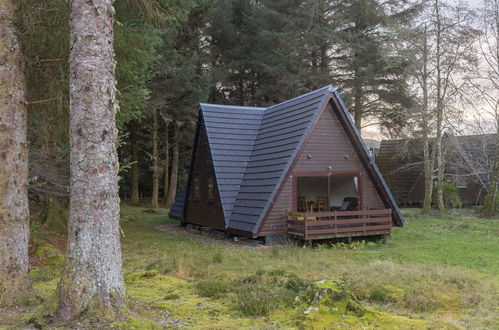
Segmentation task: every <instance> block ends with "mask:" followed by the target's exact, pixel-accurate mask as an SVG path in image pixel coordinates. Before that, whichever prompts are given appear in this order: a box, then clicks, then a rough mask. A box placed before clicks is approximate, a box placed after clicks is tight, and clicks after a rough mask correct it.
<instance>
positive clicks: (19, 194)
mask: <svg viewBox="0 0 499 330" xmlns="http://www.w3.org/2000/svg"><path fill="white" fill-rule="evenodd" d="M15 10H16V6H15V1H12V0H6V1H1V2H0V45H1V46H0V62H1V63H2V68H1V69H0V86H1V88H0V163H1V166H0V306H5V305H13V304H17V303H22V302H23V301H24V300H25V299H26V298H27V296H28V294H29V293H30V282H29V278H28V268H29V263H28V238H29V207H28V144H27V122H26V120H27V114H28V113H27V109H26V98H25V97H26V82H25V79H24V71H23V66H22V63H23V62H24V61H23V58H22V54H21V45H20V42H19V38H18V34H17V31H16V28H15V24H14V22H15Z"/></svg>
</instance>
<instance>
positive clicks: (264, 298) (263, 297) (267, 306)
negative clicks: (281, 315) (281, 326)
mask: <svg viewBox="0 0 499 330" xmlns="http://www.w3.org/2000/svg"><path fill="white" fill-rule="evenodd" d="M294 297H295V294H294V293H293V291H291V290H288V289H286V288H280V287H272V286H269V285H256V284H246V285H242V286H240V287H239V288H238V289H237V291H236V294H235V296H234V304H235V305H236V308H237V309H238V310H239V311H240V312H241V313H242V314H243V315H246V316H266V315H269V314H270V312H272V311H273V310H274V309H276V308H277V307H279V306H280V305H289V304H292V303H293V301H294Z"/></svg>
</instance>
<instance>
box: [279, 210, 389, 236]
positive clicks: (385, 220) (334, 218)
mask: <svg viewBox="0 0 499 330" xmlns="http://www.w3.org/2000/svg"><path fill="white" fill-rule="evenodd" d="M391 214H392V210H391V209H383V210H362V211H334V212H313V213H312V212H304V213H301V212H287V213H286V220H287V229H288V235H291V236H295V237H299V238H301V239H304V240H313V239H326V238H336V237H352V236H369V235H381V234H386V233H389V232H390V230H391V228H392V217H391Z"/></svg>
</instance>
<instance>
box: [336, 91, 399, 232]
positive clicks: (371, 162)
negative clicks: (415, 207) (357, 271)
mask: <svg viewBox="0 0 499 330" xmlns="http://www.w3.org/2000/svg"><path fill="white" fill-rule="evenodd" d="M332 94H333V95H334V97H335V98H336V100H337V101H338V104H339V108H340V110H341V111H343V113H344V115H345V117H346V118H347V121H348V124H349V126H350V128H351V129H352V131H353V132H354V136H355V138H356V139H357V141H358V142H359V143H360V146H361V147H362V148H361V149H362V152H363V153H364V156H365V157H366V158H367V160H368V161H369V164H368V165H369V166H371V167H372V169H373V172H374V174H375V175H376V177H377V178H378V180H379V181H380V183H381V186H382V188H383V189H384V190H385V192H386V194H387V197H388V202H389V204H390V206H391V207H392V212H393V213H394V214H395V215H396V216H397V218H398V220H399V225H400V226H403V225H404V217H403V216H402V213H401V212H400V208H399V206H398V204H397V202H396V201H395V198H394V197H393V194H392V192H391V190H390V188H389V187H388V184H387V183H386V181H385V178H384V177H383V175H382V174H381V172H380V171H379V169H378V166H377V165H376V163H375V162H374V159H373V158H372V157H371V156H369V152H368V149H367V146H366V144H365V143H364V140H363V139H362V136H361V134H360V132H359V130H358V129H357V126H355V123H354V122H353V119H352V117H351V116H350V113H349V112H348V109H347V107H346V105H345V103H344V102H343V99H342V98H341V96H340V94H339V93H338V91H336V90H334V91H333V92H332Z"/></svg>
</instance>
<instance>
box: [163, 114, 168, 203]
mask: <svg viewBox="0 0 499 330" xmlns="http://www.w3.org/2000/svg"><path fill="white" fill-rule="evenodd" d="M168 134H169V132H168V121H166V123H165V177H164V180H165V182H164V186H165V187H164V191H163V197H164V198H165V200H167V199H168V186H169V183H170V182H169V180H170V176H169V171H170V141H169V136H168Z"/></svg>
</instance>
